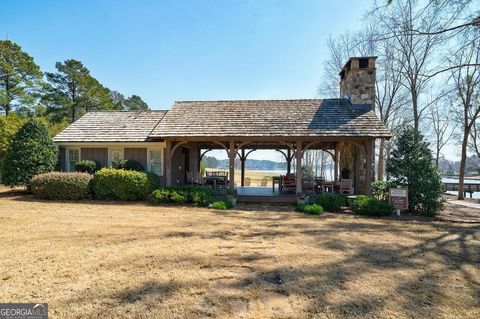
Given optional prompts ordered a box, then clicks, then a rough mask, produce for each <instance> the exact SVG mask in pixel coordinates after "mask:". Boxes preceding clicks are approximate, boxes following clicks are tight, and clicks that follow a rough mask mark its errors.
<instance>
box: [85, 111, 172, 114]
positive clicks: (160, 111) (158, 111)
mask: <svg viewBox="0 0 480 319" xmlns="http://www.w3.org/2000/svg"><path fill="white" fill-rule="evenodd" d="M115 112H116V113H140V112H165V113H166V112H168V110H90V111H88V112H87V113H85V114H88V113H115Z"/></svg>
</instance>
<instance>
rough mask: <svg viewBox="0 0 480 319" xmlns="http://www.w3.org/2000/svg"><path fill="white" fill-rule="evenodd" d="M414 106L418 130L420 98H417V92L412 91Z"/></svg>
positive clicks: (415, 125)
mask: <svg viewBox="0 0 480 319" xmlns="http://www.w3.org/2000/svg"><path fill="white" fill-rule="evenodd" d="M412 107H413V125H414V128H415V130H417V131H418V126H419V122H420V119H419V114H418V99H417V92H415V91H412Z"/></svg>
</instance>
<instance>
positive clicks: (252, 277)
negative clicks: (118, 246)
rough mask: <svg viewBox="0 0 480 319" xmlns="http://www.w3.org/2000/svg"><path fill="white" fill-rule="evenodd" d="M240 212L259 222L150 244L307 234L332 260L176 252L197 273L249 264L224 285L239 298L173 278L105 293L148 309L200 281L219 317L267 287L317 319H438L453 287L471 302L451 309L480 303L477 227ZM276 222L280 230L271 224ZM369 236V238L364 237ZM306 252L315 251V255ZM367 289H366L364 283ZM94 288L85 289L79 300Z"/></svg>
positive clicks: (186, 312) (180, 313)
mask: <svg viewBox="0 0 480 319" xmlns="http://www.w3.org/2000/svg"><path fill="white" fill-rule="evenodd" d="M234 215H235V216H231V215H230V213H229V214H227V215H223V217H219V218H226V219H227V220H228V219H231V218H233V217H236V218H238V219H245V220H246V221H247V222H249V223H247V224H250V225H252V226H254V228H251V229H248V228H242V227H234V226H232V229H228V230H213V231H207V232H205V231H203V232H200V231H195V230H194V229H196V228H198V229H201V225H200V224H192V226H191V229H189V230H188V231H187V230H185V231H173V232H168V233H160V234H159V233H155V231H154V230H153V229H152V230H151V232H148V233H146V234H144V237H142V240H143V241H149V240H152V239H158V240H162V239H168V238H172V237H180V238H185V240H195V241H199V240H210V239H221V242H223V243H226V244H228V243H231V244H232V245H235V243H236V242H238V241H240V242H244V241H251V240H252V239H253V240H254V241H258V242H263V241H264V240H265V238H267V239H268V238H271V239H272V240H273V239H275V240H281V239H282V238H292V239H291V240H294V239H295V236H296V235H297V234H302V235H305V236H306V238H305V239H304V241H303V242H302V243H301V244H302V245H303V246H305V245H306V246H310V247H312V249H314V248H317V249H321V250H323V251H325V252H326V255H325V258H324V259H322V260H320V259H319V260H311V261H310V262H308V263H307V264H301V265H297V266H295V267H293V266H292V265H285V264H282V263H280V262H272V263H270V264H269V266H268V267H267V266H262V265H263V264H262V261H264V260H275V259H276V258H277V257H278V256H275V255H274V254H273V253H271V252H270V251H269V250H265V251H259V252H255V253H248V254H246V253H245V254H229V253H228V252H225V251H222V250H219V252H218V254H213V256H212V257H211V260H210V261H208V262H209V263H210V264H209V265H208V266H206V265H205V262H206V261H205V259H197V258H194V257H192V256H191V255H189V254H188V253H186V254H185V255H184V256H177V259H178V260H176V262H177V263H179V264H181V265H183V266H185V265H190V266H191V267H192V268H195V269H198V272H199V277H201V272H202V269H209V270H210V271H212V270H213V271H215V269H227V268H229V267H237V268H238V267H244V268H248V269H251V272H242V273H238V274H237V275H235V280H232V281H231V282H227V283H225V284H224V288H227V289H228V288H229V289H232V290H239V289H240V293H239V294H238V295H235V294H233V295H231V296H230V295H225V294H224V293H222V292H221V291H217V290H215V289H211V288H209V286H208V284H207V285H206V284H205V280H203V281H202V280H200V279H199V280H198V281H196V282H190V283H184V282H179V281H178V280H174V279H172V281H170V282H167V283H164V282H156V281H153V282H152V281H150V282H145V283H142V284H141V285H139V286H135V287H130V288H128V289H124V290H119V291H114V292H113V293H111V294H109V295H107V296H100V297H101V298H106V299H113V300H114V301H115V302H117V305H118V306H119V307H123V306H124V305H128V304H132V303H135V304H140V305H141V307H140V309H147V310H148V309H149V307H152V305H157V306H159V307H166V306H167V305H168V304H171V303H172V302H174V301H175V299H176V298H181V295H178V294H181V293H184V292H185V291H188V290H189V289H191V288H192V287H200V288H201V289H200V290H201V291H202V292H201V293H200V296H199V299H200V300H203V301H202V302H203V304H208V305H209V307H210V308H209V309H210V310H205V309H204V310H202V311H204V312H203V313H201V314H202V315H205V316H213V317H216V316H219V315H224V314H229V315H231V316H234V315H235V312H234V310H232V309H234V308H232V307H233V305H234V304H236V303H238V302H239V299H241V300H244V301H246V302H247V303H248V302H250V303H251V302H255V300H256V298H258V293H259V292H260V293H262V292H275V293H278V294H282V295H285V296H295V298H300V299H301V300H304V301H306V302H307V305H308V306H307V308H306V309H302V310H301V311H300V312H299V313H298V316H299V317H302V316H304V317H311V316H315V315H316V314H319V313H323V314H325V315H327V316H332V317H379V316H382V315H384V313H383V312H382V311H384V310H388V311H389V312H390V313H392V312H391V311H394V312H395V315H397V316H399V317H402V316H407V317H434V318H435V317H442V316H446V315H448V312H445V311H446V309H448V307H450V306H451V304H450V305H446V304H445V303H449V302H453V301H450V300H448V298H449V296H446V295H445V289H450V290H451V291H455V292H456V293H461V294H463V296H465V297H468V298H463V300H462V301H461V304H453V306H456V307H460V308H461V307H464V308H465V307H466V308H468V309H471V310H470V311H471V312H470V313H471V314H473V312H474V311H475V309H478V307H480V303H479V300H480V298H479V297H480V282H479V281H478V278H479V276H478V273H472V272H469V271H467V270H466V268H468V267H473V269H476V270H477V272H478V269H479V265H480V254H479V253H478V252H479V251H480V237H479V229H478V227H472V226H460V225H454V224H442V223H421V222H398V221H378V222H375V223H372V222H366V221H365V220H363V221H362V219H357V218H345V219H340V220H339V219H331V220H330V219H327V220H326V222H322V221H321V220H314V219H312V218H310V217H304V216H303V215H300V214H292V215H287V214H284V215H281V216H280V217H274V216H272V217H269V216H268V215H260V216H259V215H253V214H252V215H242V216H240V215H238V214H234ZM220 222H221V220H220ZM230 222H231V220H230ZM272 225H278V226H279V227H273V228H272ZM412 226H420V227H412ZM192 229H193V230H192ZM385 232H386V233H388V234H390V235H392V236H394V238H395V239H396V241H392V242H391V243H385V242H381V240H380V239H381V238H380V236H382V235H381V234H382V233H385ZM340 235H341V236H340ZM349 235H351V236H349ZM350 237H351V238H355V240H356V242H352V241H353V240H354V239H352V240H350V239H349V238H350ZM367 237H368V239H365V238H367ZM376 239H378V241H376ZM406 240H408V241H409V242H410V244H404V243H403V241H406ZM412 243H413V244H412ZM272 245H273V242H272ZM279 249H281V247H279ZM328 252H331V253H332V254H334V253H336V252H341V253H343V254H344V255H345V258H341V259H340V260H333V259H332V260H331V261H330V260H329V259H328ZM299 253H300V252H299ZM305 253H307V254H308V251H307V252H305ZM157 258H158V260H162V262H163V263H168V262H171V261H168V260H165V259H164V257H163V256H157ZM291 259H295V255H292V256H291ZM135 262H138V263H139V264H138V267H139V268H140V269H141V267H145V265H144V264H142V263H141V262H139V261H135V260H134V259H128V258H125V259H124V260H122V261H121V262H120V264H131V263H135ZM116 264H118V263H116ZM116 264H111V265H110V267H112V268H114V267H116ZM293 265H294V264H293ZM158 266H160V265H158ZM149 267H151V266H149ZM112 270H115V269H112ZM409 271H410V272H409ZM452 273H456V274H459V275H460V276H461V277H462V278H463V281H464V282H465V283H466V284H465V285H464V286H463V287H460V288H458V287H455V286H454V283H449V282H448V280H450V279H451V278H450V277H449V275H450V274H452ZM392 276H393V277H392ZM392 282H393V284H392ZM455 284H458V283H455ZM363 286H367V287H366V288H365V289H363V288H364V287H363ZM354 287H358V289H355V288H354ZM445 287H447V288H445ZM253 292H255V293H253ZM86 293H87V292H86V291H85V292H80V297H79V298H82V295H84V294H86ZM332 296H336V297H332ZM84 298H85V296H84ZM87 300H88V299H87ZM392 300H395V303H396V304H397V306H396V308H395V309H394V310H392V309H390V308H389V309H385V308H386V307H392V303H391V301H392ZM73 301H74V300H73ZM389 302H390V303H389ZM455 302H457V303H458V300H457V301H455ZM387 304H388V306H387ZM101 307H105V306H101ZM207 308H208V307H207ZM103 310H105V309H103ZM142 311H143V310H142ZM199 311H200V310H198V309H196V308H195V306H194V305H191V307H186V308H182V309H171V315H172V316H177V317H185V316H187V317H188V316H192V315H199V314H200V313H199ZM447 311H448V310H447ZM101 312H102V309H100V310H99V309H96V310H95V311H94V313H92V314H90V315H91V317H95V316H96V315H98V314H100V313H101ZM200 312H201V311H200ZM452 313H454V312H452Z"/></svg>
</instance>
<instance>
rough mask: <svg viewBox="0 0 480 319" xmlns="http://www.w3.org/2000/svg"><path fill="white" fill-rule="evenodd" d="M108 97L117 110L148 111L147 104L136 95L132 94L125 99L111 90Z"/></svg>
mask: <svg viewBox="0 0 480 319" xmlns="http://www.w3.org/2000/svg"><path fill="white" fill-rule="evenodd" d="M110 96H111V98H112V101H113V103H114V104H115V109H117V110H125V111H136V110H148V109H149V107H148V104H147V103H145V102H144V101H143V100H142V98H141V97H140V96H138V95H135V94H133V95H132V96H130V97H129V98H125V96H124V95H123V94H122V93H120V92H118V91H114V90H113V91H110Z"/></svg>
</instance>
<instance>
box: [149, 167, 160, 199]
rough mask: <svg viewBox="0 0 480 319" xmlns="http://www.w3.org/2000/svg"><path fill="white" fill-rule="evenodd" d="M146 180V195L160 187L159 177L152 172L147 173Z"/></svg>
mask: <svg viewBox="0 0 480 319" xmlns="http://www.w3.org/2000/svg"><path fill="white" fill-rule="evenodd" d="M146 174H147V179H148V194H151V193H152V192H153V191H154V190H156V189H157V188H159V187H160V183H161V180H160V176H159V175H158V174H155V173H153V172H147V173H146Z"/></svg>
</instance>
